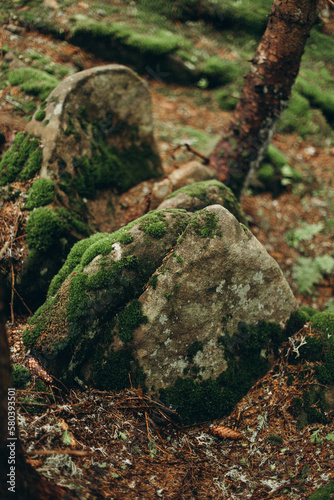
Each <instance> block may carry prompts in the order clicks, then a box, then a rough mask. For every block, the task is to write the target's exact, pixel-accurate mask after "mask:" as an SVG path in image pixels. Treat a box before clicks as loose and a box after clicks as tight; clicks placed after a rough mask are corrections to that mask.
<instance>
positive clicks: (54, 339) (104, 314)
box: [24, 205, 297, 421]
mask: <svg viewBox="0 0 334 500" xmlns="http://www.w3.org/2000/svg"><path fill="white" fill-rule="evenodd" d="M296 309H297V304H296V301H295V299H294V297H293V295H292V292H291V290H290V288H289V286H288V284H287V282H286V281H285V279H284V277H283V274H282V272H281V270H280V269H279V266H278V265H277V263H276V262H275V261H274V260H273V259H272V258H271V257H270V256H269V255H268V253H267V252H266V250H265V249H264V247H263V246H262V245H261V244H260V243H259V242H258V240H257V239H256V238H255V237H254V236H253V235H252V233H251V232H250V231H249V230H248V229H247V228H246V227H245V226H244V225H243V224H240V223H239V222H238V221H237V219H236V218H235V217H234V216H233V215H232V214H231V213H230V212H228V211H227V210H226V209H225V208H223V207H222V206H220V205H213V206H210V207H207V208H205V209H204V210H201V211H198V212H196V213H195V214H193V213H190V212H187V211H185V210H175V209H172V210H157V211H153V212H150V213H149V214H147V215H146V216H144V217H142V218H140V219H138V220H136V221H134V222H132V223H131V224H129V225H128V226H127V227H125V228H123V229H121V230H119V231H116V232H115V233H113V234H104V233H97V234H95V235H94V236H92V237H90V238H88V239H86V240H83V241H81V242H79V243H77V244H76V245H75V246H74V247H73V249H72V251H71V252H70V254H69V256H68V259H67V261H66V263H65V265H64V266H63V268H62V269H61V271H60V272H59V274H58V275H57V276H55V278H54V280H53V281H52V283H51V286H50V289H49V299H48V301H47V302H46V303H45V304H44V305H43V307H42V308H41V309H40V310H39V311H37V313H36V314H35V316H34V317H33V318H32V320H31V323H30V326H29V328H28V329H27V331H26V332H25V334H24V342H25V344H26V346H27V347H29V348H30V349H31V350H32V352H33V353H34V354H35V356H36V357H38V358H39V359H40V361H41V362H42V363H43V365H44V366H45V367H47V368H48V369H50V370H51V372H52V373H53V374H54V375H55V376H56V377H57V378H58V379H60V380H62V381H63V382H64V383H67V384H73V383H75V381H84V382H85V383H91V384H94V385H96V386H97V387H101V388H105V389H119V388H122V387H126V386H128V385H129V383H130V379H131V383H132V384H134V385H136V384H140V385H141V386H142V387H146V389H147V390H149V391H150V392H151V393H158V394H159V395H160V397H162V398H163V399H164V400H165V401H166V402H170V403H172V404H174V405H176V406H178V410H179V411H180V412H181V414H182V416H183V417H184V419H185V421H196V420H201V419H205V418H214V417H215V416H218V415H219V414H222V413H226V412H227V411H229V410H230V409H231V407H232V406H233V405H234V404H235V403H236V402H237V400H238V399H239V398H240V397H242V395H244V393H245V391H247V390H248V388H249V387H250V384H251V383H252V382H253V381H254V379H256V378H257V377H259V376H260V375H262V374H263V373H264V372H265V370H266V369H267V367H268V353H269V351H270V349H271V348H272V347H273V346H277V345H279V343H280V342H281V341H282V331H281V326H282V325H283V324H284V323H285V322H286V321H287V319H288V318H289V316H290V314H291V313H292V312H293V311H295V310H296ZM280 325H281V326H280Z"/></svg>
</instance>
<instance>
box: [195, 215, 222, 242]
mask: <svg viewBox="0 0 334 500" xmlns="http://www.w3.org/2000/svg"><path fill="white" fill-rule="evenodd" d="M218 221H219V217H218V215H216V214H213V213H212V212H207V211H206V210H199V211H198V212H196V215H195V216H194V217H193V218H192V219H191V221H190V224H189V225H190V227H191V228H192V229H193V230H194V231H195V233H197V234H198V235H200V236H201V237H202V238H214V237H215V236H218V237H219V236H222V233H221V231H220V229H218Z"/></svg>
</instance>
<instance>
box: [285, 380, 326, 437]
mask: <svg viewBox="0 0 334 500" xmlns="http://www.w3.org/2000/svg"><path fill="white" fill-rule="evenodd" d="M326 410H327V403H326V400H325V397H324V388H323V387H316V386H312V387H311V389H310V390H309V391H304V393H303V395H302V397H301V398H295V399H294V401H293V407H292V412H293V415H294V417H295V418H297V426H298V428H299V429H302V428H303V427H305V426H306V425H310V424H314V423H322V424H328V423H329V422H330V419H329V417H328V416H327V415H326Z"/></svg>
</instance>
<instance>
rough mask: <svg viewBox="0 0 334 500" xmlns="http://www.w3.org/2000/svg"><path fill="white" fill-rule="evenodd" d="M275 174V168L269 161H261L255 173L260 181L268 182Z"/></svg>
mask: <svg viewBox="0 0 334 500" xmlns="http://www.w3.org/2000/svg"><path fill="white" fill-rule="evenodd" d="M274 175H275V168H274V167H273V165H271V164H270V163H263V164H262V165H261V167H260V169H259V171H258V173H257V176H258V178H259V180H260V181H261V182H263V183H264V184H268V183H269V182H270V181H271V180H272V179H273V177H274Z"/></svg>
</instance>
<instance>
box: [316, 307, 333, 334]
mask: <svg viewBox="0 0 334 500" xmlns="http://www.w3.org/2000/svg"><path fill="white" fill-rule="evenodd" d="M311 320H312V325H313V328H314V329H315V330H317V331H319V332H322V333H324V334H326V335H334V311H333V310H328V311H323V312H318V313H316V314H314V315H313V316H312V318H311Z"/></svg>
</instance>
